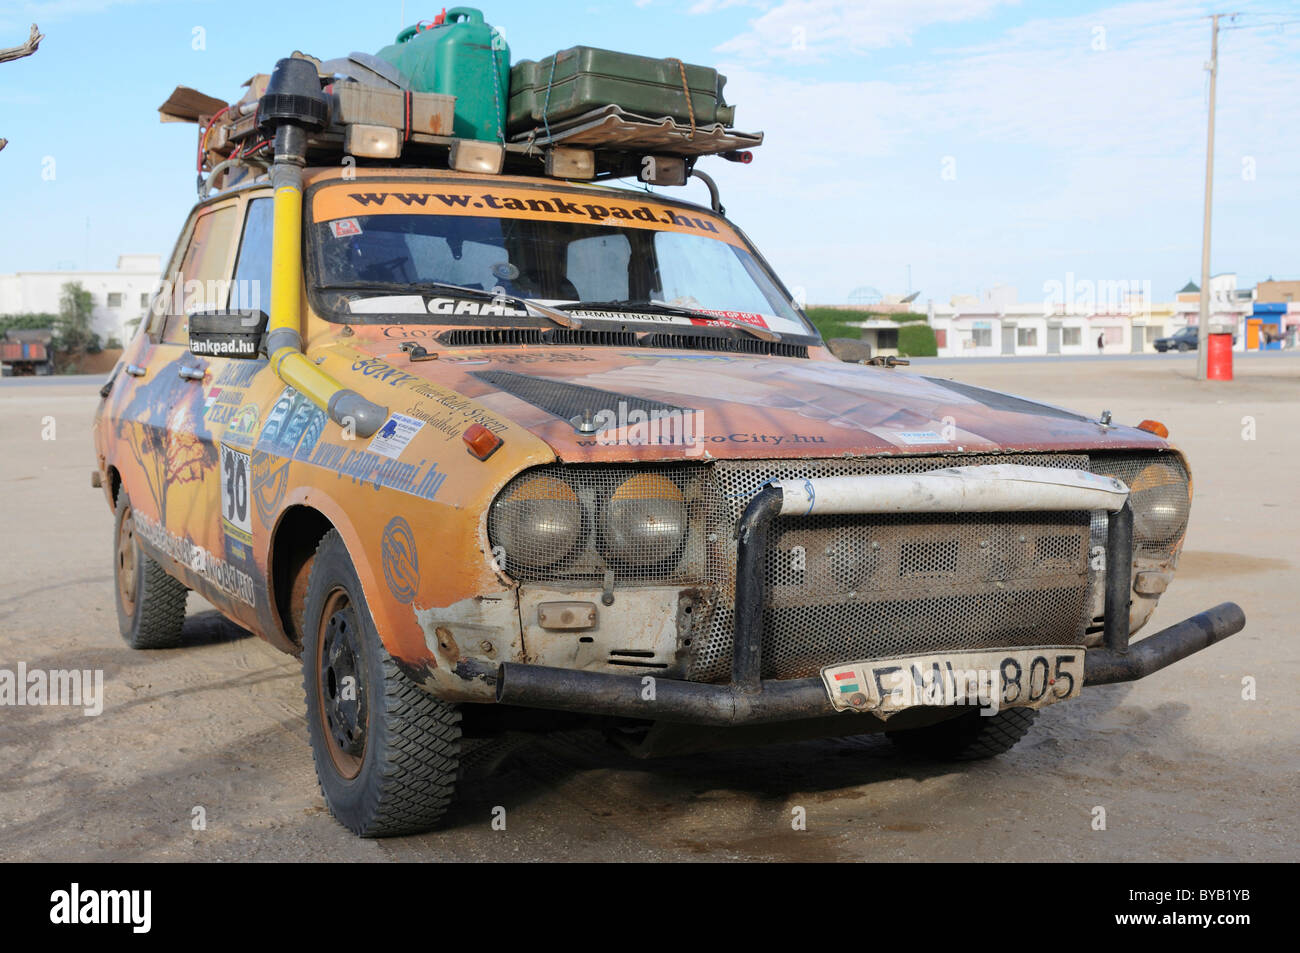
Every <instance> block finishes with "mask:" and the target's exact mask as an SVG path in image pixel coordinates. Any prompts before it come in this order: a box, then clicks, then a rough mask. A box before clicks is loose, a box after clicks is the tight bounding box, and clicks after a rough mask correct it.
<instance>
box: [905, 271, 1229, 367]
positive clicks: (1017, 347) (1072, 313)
mask: <svg viewBox="0 0 1300 953" xmlns="http://www.w3.org/2000/svg"><path fill="white" fill-rule="evenodd" d="M1097 284H1098V283H1087V284H1086V285H1085V283H1083V282H1080V283H1079V287H1078V288H1067V289H1066V294H1065V295H1064V296H1063V297H1062V298H1059V299H1057V300H1050V299H1048V300H1043V301H1038V302H1033V303H1027V304H1022V303H1020V302H1018V301H1017V300H1016V294H1015V290H1014V289H1012V288H1007V287H1005V286H1002V285H998V286H995V287H994V288H992V289H990V290H988V291H985V292H984V294H983V295H980V296H976V295H953V297H952V299H951V300H950V301H949V303H948V304H946V305H945V304H935V303H934V302H933V301H932V302H930V304H929V308H928V318H929V322H930V326H931V327H933V328H934V336H935V343H936V345H937V346H938V351H939V356H940V357H1002V356H1012V355H1019V354H1027V355H1038V354H1140V353H1146V352H1153V351H1154V350H1155V348H1154V346H1153V342H1154V341H1155V339H1156V338H1158V337H1164V336H1166V335H1169V334H1172V333H1173V332H1174V331H1176V330H1177V329H1178V328H1181V327H1183V326H1185V325H1188V324H1192V325H1194V324H1195V323H1196V310H1197V307H1198V304H1197V302H1198V301H1199V297H1200V296H1199V293H1198V292H1197V291H1196V289H1195V286H1194V285H1190V284H1189V285H1188V287H1186V288H1184V289H1182V291H1180V292H1179V293H1178V295H1177V300H1176V301H1175V302H1173V303H1169V304H1153V303H1152V302H1151V301H1150V300H1148V299H1149V289H1147V288H1139V287H1137V286H1136V283H1131V282H1130V283H1119V282H1117V283H1115V284H1116V285H1117V286H1118V287H1117V288H1114V289H1111V288H1104V289H1101V291H1104V292H1105V293H1104V294H1103V293H1101V292H1100V291H1098V289H1097V287H1096V286H1097ZM1210 297H1211V325H1212V326H1219V325H1228V326H1231V327H1232V328H1233V329H1234V333H1237V331H1239V330H1240V328H1241V327H1242V322H1243V320H1244V318H1245V316H1246V315H1247V314H1248V313H1249V312H1250V310H1251V308H1252V293H1251V291H1249V290H1238V288H1237V276H1236V275H1235V274H1223V275H1215V276H1214V278H1213V279H1212V280H1211V284H1210ZM1242 346H1244V335H1240V336H1239V338H1238V349H1240V348H1241V347H1242Z"/></svg>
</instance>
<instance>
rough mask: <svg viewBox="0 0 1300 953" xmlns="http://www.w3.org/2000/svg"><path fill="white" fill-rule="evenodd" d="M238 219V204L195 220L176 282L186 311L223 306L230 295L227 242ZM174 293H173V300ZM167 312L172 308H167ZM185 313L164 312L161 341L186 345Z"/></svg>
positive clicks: (217, 209)
mask: <svg viewBox="0 0 1300 953" xmlns="http://www.w3.org/2000/svg"><path fill="white" fill-rule="evenodd" d="M238 218H239V211H238V206H237V205H235V204H233V203H232V204H230V205H222V206H219V207H217V208H213V209H209V210H207V211H205V212H203V213H202V214H200V215H199V217H198V218H197V219H195V221H194V231H193V233H192V234H191V235H190V243H189V246H188V247H187V248H186V249H185V254H184V256H183V257H182V258H181V267H180V269H179V270H178V272H177V274H176V276H175V281H176V284H177V285H179V286H180V289H181V300H182V301H183V302H184V308H185V314H189V313H191V312H194V311H207V310H215V309H217V308H222V307H225V302H226V298H227V296H228V294H229V285H228V284H227V280H228V276H229V274H230V242H231V239H232V238H233V237H234V233H235V225H236V222H237V220H238ZM175 297H176V295H175V292H173V300H174V299H175ZM168 310H169V312H170V311H172V310H174V309H172V308H170V307H169V308H168ZM185 314H172V313H169V314H168V315H167V323H166V324H165V325H164V327H163V337H162V339H163V343H165V344H181V345H184V344H187V343H188V341H187V340H186V332H185V328H186V320H185Z"/></svg>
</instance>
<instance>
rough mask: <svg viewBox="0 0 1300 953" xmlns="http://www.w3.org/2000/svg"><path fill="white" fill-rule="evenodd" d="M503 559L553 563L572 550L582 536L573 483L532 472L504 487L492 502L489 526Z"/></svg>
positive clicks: (540, 566) (543, 564)
mask: <svg viewBox="0 0 1300 953" xmlns="http://www.w3.org/2000/svg"><path fill="white" fill-rule="evenodd" d="M488 531H489V535H490V536H491V537H492V543H493V545H494V546H501V547H502V548H504V549H505V553H506V562H507V563H511V562H514V563H518V564H520V565H523V566H529V567H531V568H533V569H544V568H546V567H547V566H553V565H555V564H556V563H558V562H559V561H560V560H562V559H564V557H566V556H568V555H569V554H570V553H571V552H573V550H574V547H575V546H577V544H578V540H579V538H580V537H581V536H582V504H580V503H579V502H578V495H577V494H576V493H574V492H573V487H571V486H569V484H567V483H565V482H564V481H563V480H560V479H557V478H556V477H553V476H548V475H545V474H534V475H532V476H526V477H524V478H523V479H521V480H518V481H517V482H515V483H514V484H513V485H511V486H510V487H507V488H506V490H505V492H503V493H502V494H501V495H500V496H499V497H497V499H496V501H495V502H494V503H493V504H492V519H491V522H490V524H489V526H488Z"/></svg>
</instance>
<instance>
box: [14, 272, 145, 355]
mask: <svg viewBox="0 0 1300 953" xmlns="http://www.w3.org/2000/svg"><path fill="white" fill-rule="evenodd" d="M161 274H162V256H160V255H119V256H118V259H117V268H116V269H115V270H114V271H19V272H15V273H13V274H8V275H0V314H25V313H32V314H41V313H49V314H58V313H59V298H60V296H61V295H62V294H63V286H64V285H65V284H67V283H68V282H72V281H79V282H81V286H82V287H83V288H85V289H86V290H87V291H89V292H90V296H91V299H92V300H93V302H94V306H95V310H94V312H93V318H92V328H93V329H94V330H95V331H97V332H98V333H99V336H100V338H101V339H103V340H104V342H105V343H107V341H108V339H109V338H117V339H118V341H121V342H125V341H126V340H127V339H128V338H130V336H131V335H132V333H134V330H135V326H136V323H137V322H138V321H139V319H140V318H142V317H144V315H145V313H146V312H147V311H148V310H149V299H150V298H151V297H152V295H153V293H154V290H155V289H156V288H157V287H158V281H159V278H160V276H161Z"/></svg>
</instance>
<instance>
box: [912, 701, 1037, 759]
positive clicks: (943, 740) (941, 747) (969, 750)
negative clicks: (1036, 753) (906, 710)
mask: <svg viewBox="0 0 1300 953" xmlns="http://www.w3.org/2000/svg"><path fill="white" fill-rule="evenodd" d="M1037 718H1038V712H1037V710H1036V709H1033V708H1004V709H1003V710H1002V711H1000V712H998V713H997V714H996V715H988V716H985V715H981V714H980V713H979V712H978V711H968V712H964V713H963V714H961V715H959V716H957V717H956V718H951V719H949V720H948V721H941V722H939V724H937V725H927V726H925V727H924V728H909V729H907V730H906V731H891V732H887V735H888V737H889V740H890V741H892V742H893V743H894V744H895V745H897V746H898V748H899V750H900V751H903V752H906V753H907V754H912V755H917V756H919V757H923V758H934V759H937V760H940V761H977V760H979V759H981V758H992V757H994V756H995V755H999V754H1002V753H1003V752H1006V751H1010V750H1011V749H1012V748H1014V747H1015V746H1016V743H1017V742H1019V741H1020V739H1021V738H1023V737H1024V736H1025V735H1026V734H1027V733H1028V732H1029V729H1030V728H1031V727H1033V724H1034V721H1035V720H1037Z"/></svg>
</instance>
